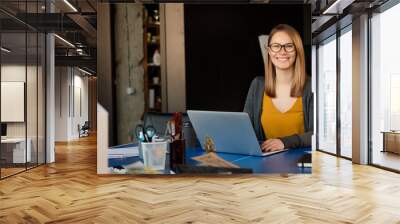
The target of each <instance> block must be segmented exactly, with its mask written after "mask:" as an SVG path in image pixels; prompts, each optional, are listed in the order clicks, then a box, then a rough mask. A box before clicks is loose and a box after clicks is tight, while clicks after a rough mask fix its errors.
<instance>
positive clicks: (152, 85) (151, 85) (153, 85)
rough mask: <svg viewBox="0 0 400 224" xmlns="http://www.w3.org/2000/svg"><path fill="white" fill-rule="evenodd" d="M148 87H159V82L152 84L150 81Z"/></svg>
mask: <svg viewBox="0 0 400 224" xmlns="http://www.w3.org/2000/svg"><path fill="white" fill-rule="evenodd" d="M149 87H161V84H152V83H150V84H149Z"/></svg>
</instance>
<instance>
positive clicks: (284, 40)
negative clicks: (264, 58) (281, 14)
mask: <svg viewBox="0 0 400 224" xmlns="http://www.w3.org/2000/svg"><path fill="white" fill-rule="evenodd" d="M282 45H283V46H285V47H283V46H282ZM268 54H269V56H270V59H271V61H272V64H274V66H275V67H276V68H277V69H281V70H287V69H290V68H292V66H293V64H294V62H295V60H296V47H295V46H294V43H293V40H292V38H290V36H289V35H288V34H287V33H286V32H283V31H278V32H276V33H275V34H274V35H273V36H272V38H271V42H270V44H269V47H268Z"/></svg>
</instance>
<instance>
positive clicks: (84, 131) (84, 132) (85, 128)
mask: <svg viewBox="0 0 400 224" xmlns="http://www.w3.org/2000/svg"><path fill="white" fill-rule="evenodd" d="M79 126H80V125H78V129H79V138H80V137H87V136H89V129H90V125H89V121H85V123H84V124H83V125H82V127H79Z"/></svg>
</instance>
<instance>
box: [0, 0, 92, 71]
mask: <svg viewBox="0 0 400 224" xmlns="http://www.w3.org/2000/svg"><path fill="white" fill-rule="evenodd" d="M50 10H51V13H49V12H50ZM96 27H97V3H96V0H65V1H64V0H47V5H46V1H45V0H27V1H26V0H23V1H22V0H19V1H18V0H1V1H0V28H1V31H2V35H1V39H2V42H1V43H2V46H4V47H6V48H7V49H10V50H11V52H9V53H5V52H3V51H2V55H6V56H7V57H2V60H3V61H4V60H5V58H7V60H8V61H14V62H17V61H22V60H23V61H26V60H24V58H25V57H27V59H28V63H29V60H30V59H31V58H34V57H37V56H36V55H37V54H36V52H37V51H38V50H39V51H40V49H41V47H43V46H41V45H40V46H39V49H38V48H37V44H36V42H37V40H36V35H38V34H37V33H44V32H51V33H56V34H57V35H58V36H59V37H61V38H62V39H63V40H66V41H67V42H69V43H71V44H72V45H74V46H72V45H71V44H67V43H66V42H65V41H63V40H62V39H61V38H58V37H56V38H55V47H56V49H55V54H56V65H69V66H79V67H81V68H84V69H87V70H90V71H94V73H95V71H96V57H97V53H96V47H97V46H96V45H97V30H96ZM25 31H27V33H28V34H27V35H25ZM30 32H32V34H30ZM33 33H34V34H33ZM25 36H27V37H25ZM33 39H34V40H33Z"/></svg>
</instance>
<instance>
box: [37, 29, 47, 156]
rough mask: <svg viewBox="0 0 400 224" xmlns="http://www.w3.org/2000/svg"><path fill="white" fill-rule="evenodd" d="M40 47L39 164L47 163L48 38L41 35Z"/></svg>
mask: <svg viewBox="0 0 400 224" xmlns="http://www.w3.org/2000/svg"><path fill="white" fill-rule="evenodd" d="M38 38H39V46H38V52H39V53H38V57H39V64H38V163H39V164H43V163H45V158H46V149H45V111H46V108H45V99H46V98H45V94H46V90H45V88H46V84H45V81H46V79H45V77H46V74H45V65H46V61H45V60H46V51H45V49H46V48H45V46H46V36H45V35H44V34H39V36H38Z"/></svg>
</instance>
